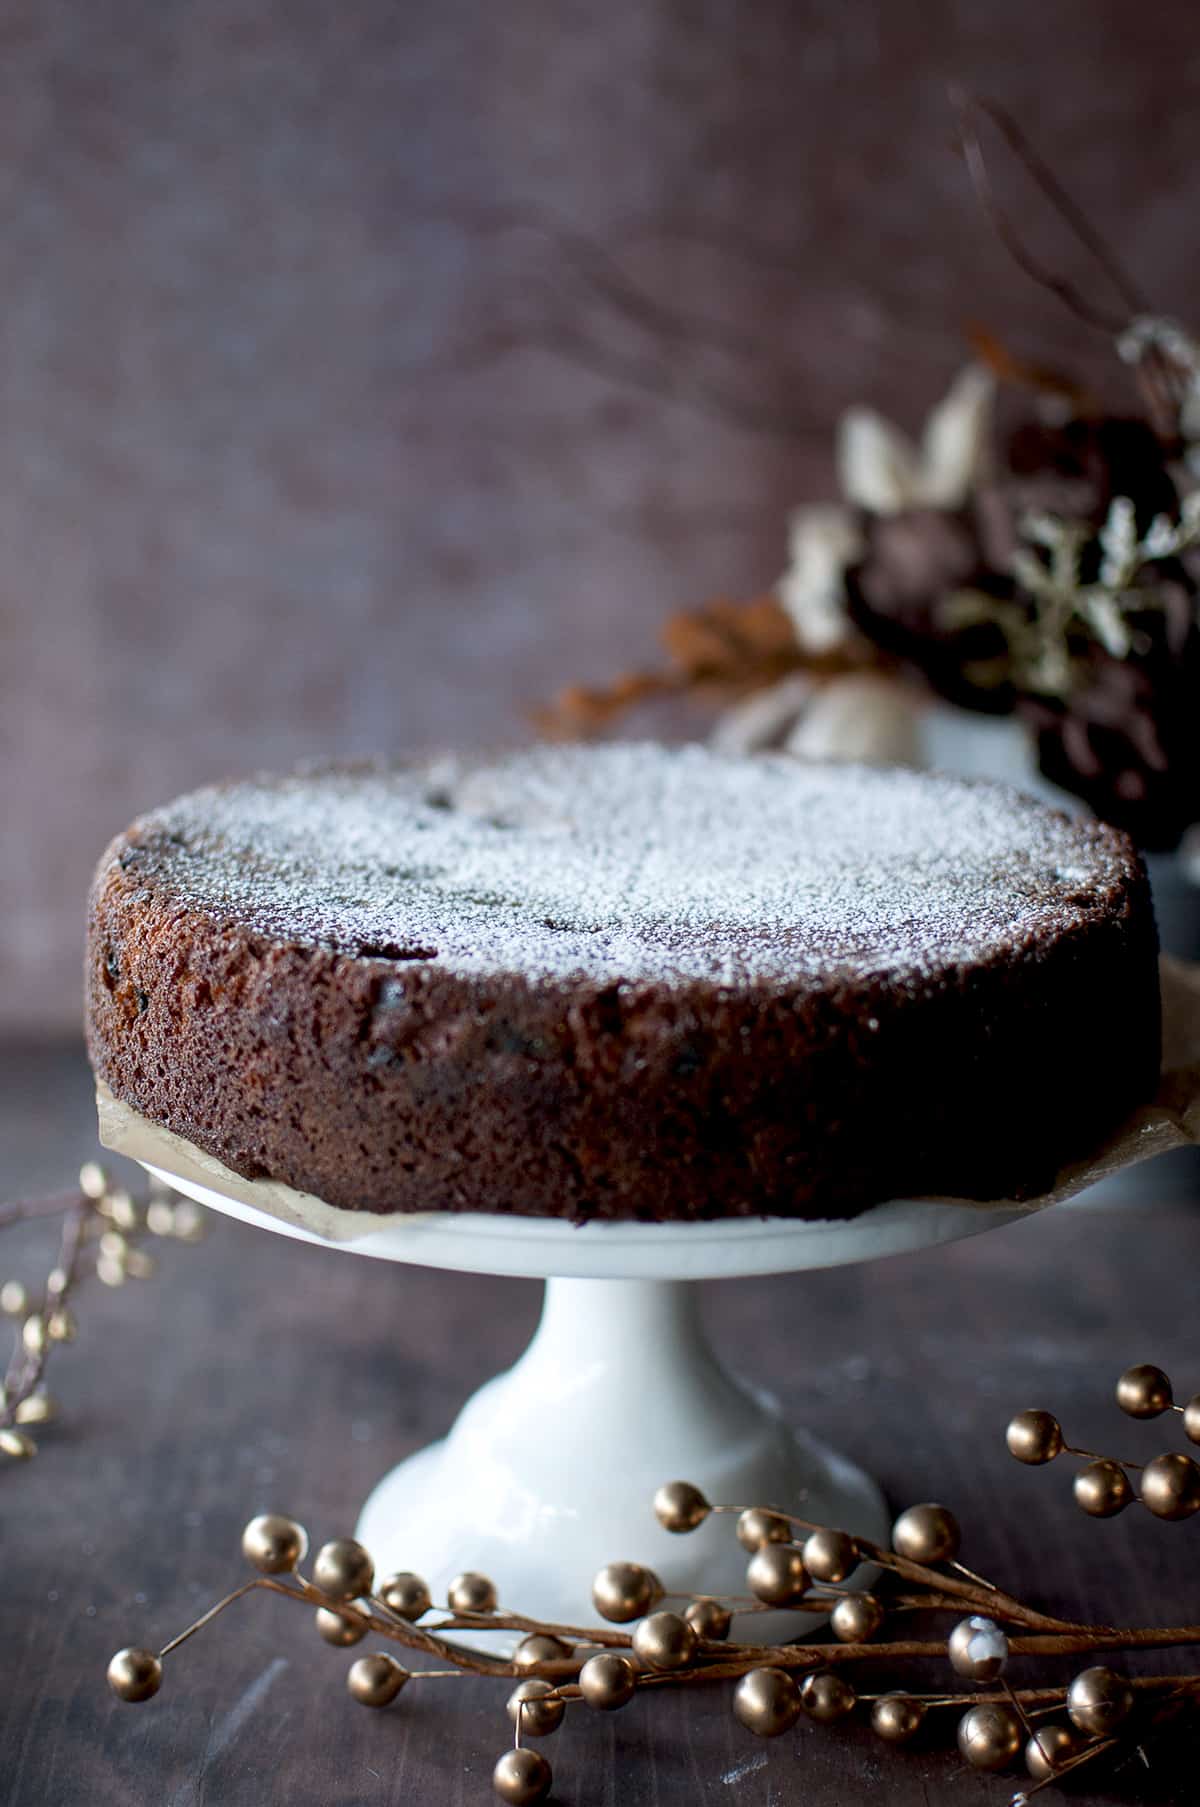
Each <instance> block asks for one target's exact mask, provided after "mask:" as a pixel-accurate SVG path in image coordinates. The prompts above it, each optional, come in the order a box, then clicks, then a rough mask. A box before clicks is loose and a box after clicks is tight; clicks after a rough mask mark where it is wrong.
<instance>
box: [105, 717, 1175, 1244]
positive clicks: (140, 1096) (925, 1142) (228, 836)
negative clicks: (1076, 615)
mask: <svg viewBox="0 0 1200 1807" xmlns="http://www.w3.org/2000/svg"><path fill="white" fill-rule="evenodd" d="M88 1035H89V1045H90V1051H91V1057H92V1061H93V1065H94V1067H95V1069H96V1073H97V1076H98V1078H99V1079H100V1080H101V1081H102V1082H103V1083H104V1084H105V1085H107V1087H108V1088H109V1089H110V1090H111V1092H112V1093H113V1094H115V1096H116V1098H117V1099H118V1100H120V1101H121V1102H122V1103H124V1104H126V1105H128V1106H131V1107H132V1108H133V1109H134V1110H136V1111H137V1112H139V1113H141V1114H142V1115H143V1116H144V1117H146V1118H148V1119H150V1120H151V1121H152V1122H153V1123H155V1124H158V1125H161V1126H163V1127H165V1128H167V1129H169V1130H171V1131H174V1132H175V1133H176V1134H178V1135H180V1136H183V1137H185V1138H186V1139H187V1140H188V1141H190V1142H192V1143H194V1144H196V1145H197V1146H198V1147H199V1148H201V1149H202V1150H204V1151H206V1152H207V1153H208V1154H210V1155H213V1156H216V1157H217V1158H218V1159H219V1160H220V1161H221V1162H223V1163H224V1164H225V1165H226V1166H227V1167H229V1168H232V1169H233V1170H234V1171H235V1172H237V1173H239V1174H241V1175H243V1176H245V1177H248V1178H270V1179H273V1180H277V1181H282V1182H284V1183H285V1184H287V1185H290V1186H292V1187H295V1188H297V1189H299V1190H301V1191H304V1192H308V1193H312V1194H315V1195H316V1196H317V1197H319V1198H321V1199H324V1200H325V1201H326V1202H327V1203H329V1204H333V1205H338V1206H342V1207H344V1208H348V1209H351V1210H361V1211H370V1212H392V1211H428V1210H448V1211H503V1212H521V1213H529V1214H537V1215H545V1216H556V1217H566V1218H571V1219H575V1220H579V1221H582V1220H586V1219H592V1218H641V1219H660V1220H665V1219H697V1218H713V1217H725V1216H749V1215H757V1214H765V1215H799V1216H806V1217H834V1216H846V1215H850V1214H852V1213H854V1212H857V1211H860V1210H862V1209H863V1208H864V1207H866V1206H868V1205H871V1204H873V1203H876V1202H877V1201H879V1200H882V1199H886V1198H892V1197H918V1196H920V1197H925V1196H944V1197H958V1198H977V1199H987V1198H996V1199H1001V1198H1022V1197H1030V1196H1036V1195H1037V1194H1038V1193H1040V1192H1042V1191H1044V1190H1046V1189H1047V1187H1048V1186H1049V1185H1050V1183H1051V1182H1052V1180H1053V1178H1054V1175H1055V1173H1056V1172H1057V1170H1058V1169H1059V1168H1060V1167H1061V1166H1062V1165H1063V1164H1064V1163H1066V1162H1068V1161H1070V1160H1071V1159H1072V1158H1074V1157H1077V1156H1079V1155H1081V1154H1083V1153H1085V1152H1087V1151H1088V1149H1089V1148H1090V1147H1091V1146H1093V1145H1094V1144H1095V1143H1096V1141H1097V1140H1098V1139H1099V1138H1100V1137H1102V1136H1104V1135H1105V1134H1106V1133H1107V1132H1109V1131H1110V1130H1112V1129H1113V1128H1114V1127H1115V1126H1116V1125H1117V1123H1118V1122H1119V1121H1120V1119H1121V1118H1122V1117H1124V1116H1125V1115H1126V1114H1127V1113H1128V1112H1129V1111H1130V1110H1131V1109H1132V1108H1133V1107H1134V1106H1136V1105H1137V1104H1139V1103H1140V1102H1142V1101H1143V1100H1145V1099H1146V1098H1148V1097H1149V1096H1150V1095H1151V1094H1152V1092H1153V1090H1154V1087H1155V1082H1156V1078H1157V1074H1158V1066H1159V998H1158V975H1157V944H1156V936H1155V929H1154V919H1153V913H1152V910H1151V904H1150V898H1149V893H1148V889H1147V884H1146V878H1145V874H1144V872H1143V869H1142V866H1141V863H1140V861H1139V859H1138V857H1137V855H1136V853H1135V852H1134V850H1133V848H1132V846H1131V845H1130V843H1129V842H1128V840H1127V839H1126V838H1125V837H1124V836H1123V835H1121V834H1119V833H1117V832H1116V831H1115V830H1112V829H1109V828H1105V827H1102V826H1099V825H1097V824H1093V823H1087V824H1081V823H1073V822H1071V821H1070V820H1068V818H1067V817H1065V816H1063V815H1060V814H1058V813H1056V812H1055V811H1053V810H1050V809H1046V808H1044V807H1042V806H1041V805H1040V804H1037V803H1033V802H1031V801H1029V800H1028V799H1026V798H1023V797H1020V796H1018V795H1017V794H1016V793H1014V792H1011V791H1008V790H1004V789H1001V788H999V787H996V786H992V785H982V784H966V783H961V782H958V781H955V780H952V779H948V778H941V777H933V776H928V775H925V774H920V773H914V772H907V771H885V770H879V769H874V768H869V767H863V766H848V765H836V764H805V763H801V762H799V761H796V760H793V759H790V758H786V757H778V758H758V759H750V758H737V757H727V756H723V755H719V754H717V753H714V752H711V751H708V750H707V749H704V748H701V747H685V748H680V749H668V748H664V747H660V746H602V747H576V748H567V749H563V748H540V749H535V750H533V751H530V752H524V753H518V754H514V755H511V756H509V757H506V758H502V759H499V760H494V761H482V760H473V759H470V758H463V759H454V760H440V761H438V762H436V763H430V764H425V765H406V766H396V767H367V768H353V769H350V768H342V769H333V770H320V771H314V772H304V773H300V774H297V775H295V776H292V777H286V778H261V779H255V780H252V781H250V782H248V783H245V784H236V785H230V786H227V787H224V788H219V789H212V790H205V791H198V792H196V793H195V794H194V795H192V796H188V797H184V798H182V799H180V800H179V801H178V802H176V803H173V804H170V805H168V806H167V807H166V808H165V809H160V810H156V811H155V812H154V813H153V814H151V815H148V816H145V817H143V818H142V819H141V820H140V821H138V822H135V823H134V824H133V826H132V827H131V828H130V829H128V830H127V831H126V833H124V834H123V835H120V836H119V837H118V838H117V840H116V841H114V843H113V844H112V846H111V847H110V848H109V849H108V851H107V853H106V854H105V856H104V858H103V860H102V861H101V863H100V867H99V870H98V872H97V874H96V879H95V883H94V886H93V890H92V896H91V908H90V930H89V944H88Z"/></svg>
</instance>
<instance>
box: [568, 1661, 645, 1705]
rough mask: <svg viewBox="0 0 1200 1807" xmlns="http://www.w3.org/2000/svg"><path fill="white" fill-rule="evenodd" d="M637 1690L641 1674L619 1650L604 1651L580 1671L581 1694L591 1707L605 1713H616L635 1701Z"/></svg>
mask: <svg viewBox="0 0 1200 1807" xmlns="http://www.w3.org/2000/svg"><path fill="white" fill-rule="evenodd" d="M636 1690H637V1670H636V1669H635V1668H634V1666H633V1664H632V1663H631V1662H630V1660H629V1658H628V1657H627V1656H619V1655H618V1654H617V1652H616V1651H615V1650H603V1651H601V1652H600V1654H599V1655H598V1656H589V1658H588V1660H587V1662H586V1663H585V1664H584V1665H583V1668H582V1669H581V1670H580V1671H579V1691H580V1693H581V1694H582V1695H583V1698H584V1700H585V1701H586V1702H587V1704H588V1706H589V1707H595V1708H596V1709H597V1710H598V1711H599V1712H601V1713H614V1712H615V1711H616V1710H617V1708H618V1707H623V1706H624V1705H625V1704H626V1702H627V1701H630V1700H632V1699H633V1696H634V1693H635V1692H636Z"/></svg>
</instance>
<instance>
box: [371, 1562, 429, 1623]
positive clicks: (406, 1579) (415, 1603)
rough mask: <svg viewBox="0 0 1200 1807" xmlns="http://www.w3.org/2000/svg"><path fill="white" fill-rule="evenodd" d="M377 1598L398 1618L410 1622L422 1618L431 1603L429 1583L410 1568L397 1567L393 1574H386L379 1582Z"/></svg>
mask: <svg viewBox="0 0 1200 1807" xmlns="http://www.w3.org/2000/svg"><path fill="white" fill-rule="evenodd" d="M379 1598H380V1599H381V1600H382V1601H383V1604H384V1605H385V1606H386V1607H387V1609H388V1611H389V1612H392V1613H395V1615H396V1617H397V1618H398V1619H407V1620H409V1621H410V1622H411V1621H412V1620H414V1619H421V1618H424V1616H425V1614H426V1613H427V1612H428V1611H429V1609H430V1607H431V1606H432V1605H433V1596H432V1595H431V1594H430V1592H429V1583H428V1582H427V1581H425V1580H424V1579H423V1578H422V1577H421V1576H420V1575H414V1574H413V1573H412V1571H411V1570H410V1569H398V1570H397V1571H396V1573H395V1574H394V1575H386V1576H385V1577H384V1579H383V1580H382V1581H381V1582H380V1584H379Z"/></svg>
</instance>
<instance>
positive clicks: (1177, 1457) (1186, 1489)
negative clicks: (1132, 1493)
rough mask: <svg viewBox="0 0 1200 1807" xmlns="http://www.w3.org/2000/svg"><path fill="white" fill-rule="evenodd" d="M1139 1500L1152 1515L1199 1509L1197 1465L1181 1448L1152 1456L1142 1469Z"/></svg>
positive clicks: (1171, 1516) (1199, 1469)
mask: <svg viewBox="0 0 1200 1807" xmlns="http://www.w3.org/2000/svg"><path fill="white" fill-rule="evenodd" d="M1142 1503H1143V1505H1144V1506H1145V1507H1146V1508H1147V1510H1148V1511H1150V1512H1152V1513H1153V1514H1154V1516H1155V1518H1165V1519H1181V1518H1191V1516H1192V1514H1193V1513H1194V1512H1200V1466H1198V1465H1197V1464H1196V1463H1195V1462H1194V1461H1193V1460H1192V1458H1191V1456H1185V1455H1184V1454H1183V1452H1182V1451H1181V1450H1169V1451H1168V1452H1167V1453H1166V1454H1165V1455H1161V1456H1155V1457H1154V1458H1153V1459H1152V1460H1151V1461H1149V1462H1147V1464H1146V1466H1145V1468H1143V1470H1142Z"/></svg>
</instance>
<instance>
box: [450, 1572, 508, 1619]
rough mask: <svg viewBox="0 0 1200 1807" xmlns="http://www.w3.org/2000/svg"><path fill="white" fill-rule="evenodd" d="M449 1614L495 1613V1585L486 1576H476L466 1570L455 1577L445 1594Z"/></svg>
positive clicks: (474, 1573)
mask: <svg viewBox="0 0 1200 1807" xmlns="http://www.w3.org/2000/svg"><path fill="white" fill-rule="evenodd" d="M446 1598H447V1600H448V1601H449V1603H450V1610H451V1612H458V1613H488V1612H495V1610H496V1602H497V1594H496V1583H495V1582H494V1581H492V1580H490V1579H489V1578H488V1576H487V1575H480V1574H477V1573H476V1571H475V1570H474V1569H466V1570H465V1571H464V1572H463V1573H462V1574H461V1575H456V1576H455V1577H454V1580H453V1581H452V1582H451V1583H450V1586H449V1588H448V1589H447V1592H446Z"/></svg>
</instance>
